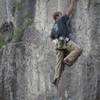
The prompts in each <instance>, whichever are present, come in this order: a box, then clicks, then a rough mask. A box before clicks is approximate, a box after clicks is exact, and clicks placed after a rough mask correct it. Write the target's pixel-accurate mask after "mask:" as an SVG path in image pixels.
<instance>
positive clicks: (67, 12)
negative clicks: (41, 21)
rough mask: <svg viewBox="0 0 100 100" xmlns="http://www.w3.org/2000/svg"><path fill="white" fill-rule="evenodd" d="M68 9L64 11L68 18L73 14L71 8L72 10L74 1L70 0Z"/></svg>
mask: <svg viewBox="0 0 100 100" xmlns="http://www.w3.org/2000/svg"><path fill="white" fill-rule="evenodd" d="M70 2H71V3H70V7H69V8H68V10H67V11H66V14H67V15H68V16H70V15H71V14H72V12H73V8H74V3H75V0H70Z"/></svg>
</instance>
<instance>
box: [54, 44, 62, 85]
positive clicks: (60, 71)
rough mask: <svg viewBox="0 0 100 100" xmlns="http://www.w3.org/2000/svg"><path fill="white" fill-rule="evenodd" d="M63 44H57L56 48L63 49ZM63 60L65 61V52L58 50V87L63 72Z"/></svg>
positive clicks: (56, 82)
mask: <svg viewBox="0 0 100 100" xmlns="http://www.w3.org/2000/svg"><path fill="white" fill-rule="evenodd" d="M62 47H63V43H61V42H58V43H57V44H56V48H59V49H62ZM63 59H64V51H60V50H56V67H55V75H54V81H53V84H54V85H58V81H59V80H60V77H61V74H62V71H63V68H64V66H63Z"/></svg>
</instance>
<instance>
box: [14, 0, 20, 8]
mask: <svg viewBox="0 0 100 100" xmlns="http://www.w3.org/2000/svg"><path fill="white" fill-rule="evenodd" d="M12 7H13V8H15V9H21V8H22V3H21V2H19V1H17V0H12Z"/></svg>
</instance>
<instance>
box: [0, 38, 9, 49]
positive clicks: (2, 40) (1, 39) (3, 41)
mask: <svg viewBox="0 0 100 100" xmlns="http://www.w3.org/2000/svg"><path fill="white" fill-rule="evenodd" d="M7 43H8V41H5V38H4V37H2V36H0V48H1V47H2V46H4V45H6V44H7Z"/></svg>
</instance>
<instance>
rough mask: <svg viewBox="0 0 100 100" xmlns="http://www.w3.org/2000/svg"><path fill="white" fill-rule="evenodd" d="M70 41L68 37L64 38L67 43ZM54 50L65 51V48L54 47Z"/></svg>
mask: <svg viewBox="0 0 100 100" xmlns="http://www.w3.org/2000/svg"><path fill="white" fill-rule="evenodd" d="M69 41H70V39H69V38H68V40H66V39H65V42H66V43H68V42H69ZM56 50H58V51H65V49H60V48H56Z"/></svg>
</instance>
